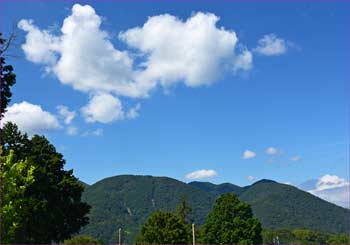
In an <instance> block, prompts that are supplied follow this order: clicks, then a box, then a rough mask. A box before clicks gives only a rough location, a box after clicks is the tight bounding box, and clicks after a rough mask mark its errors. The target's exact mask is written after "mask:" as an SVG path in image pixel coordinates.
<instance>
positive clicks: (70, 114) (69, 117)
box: [57, 105, 75, 125]
mask: <svg viewBox="0 0 350 245" xmlns="http://www.w3.org/2000/svg"><path fill="white" fill-rule="evenodd" d="M57 110H58V115H60V117H61V118H63V120H64V123H65V124H66V125H68V124H70V123H71V122H72V121H73V119H74V117H75V111H70V110H69V108H68V107H67V106H64V105H59V106H57Z"/></svg>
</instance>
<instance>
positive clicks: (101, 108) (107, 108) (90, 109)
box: [81, 94, 124, 123]
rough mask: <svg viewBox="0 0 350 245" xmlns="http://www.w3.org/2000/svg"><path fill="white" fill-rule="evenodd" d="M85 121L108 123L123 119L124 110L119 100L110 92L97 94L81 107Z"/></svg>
mask: <svg viewBox="0 0 350 245" xmlns="http://www.w3.org/2000/svg"><path fill="white" fill-rule="evenodd" d="M81 112H82V114H83V115H84V117H85V120H86V121H87V122H100V123H110V122H113V121H116V120H122V119H124V111H123V107H122V104H121V102H120V100H119V99H118V98H116V97H113V96H112V95H110V94H99V95H95V96H93V97H92V98H91V100H90V101H89V103H88V104H87V105H86V106H84V107H82V108H81Z"/></svg>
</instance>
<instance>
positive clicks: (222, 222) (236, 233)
mask: <svg viewBox="0 0 350 245" xmlns="http://www.w3.org/2000/svg"><path fill="white" fill-rule="evenodd" d="M202 241H203V243H206V244H233V243H239V244H259V243H262V237H261V224H260V222H259V221H258V220H257V219H256V218H253V213H252V210H251V208H250V206H249V205H248V204H246V203H244V202H241V201H239V199H238V198H237V196H236V195H234V194H231V193H227V194H223V195H221V196H220V197H219V198H218V199H217V200H216V201H215V204H214V207H213V210H212V211H211V212H210V213H209V214H208V216H207V219H206V222H205V224H204V225H203V228H202Z"/></svg>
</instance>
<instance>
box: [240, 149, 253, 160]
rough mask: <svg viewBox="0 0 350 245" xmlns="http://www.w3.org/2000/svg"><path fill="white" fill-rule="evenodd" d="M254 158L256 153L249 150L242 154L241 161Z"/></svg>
mask: <svg viewBox="0 0 350 245" xmlns="http://www.w3.org/2000/svg"><path fill="white" fill-rule="evenodd" d="M254 157H256V153H255V152H254V151H251V150H245V151H244V152H243V154H242V159H244V160H247V159H252V158H254Z"/></svg>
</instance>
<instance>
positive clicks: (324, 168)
mask: <svg viewBox="0 0 350 245" xmlns="http://www.w3.org/2000/svg"><path fill="white" fill-rule="evenodd" d="M75 3H79V4H81V5H79V6H80V7H79V8H77V9H76V13H75V14H76V16H78V17H76V18H75V17H74V18H73V17H72V18H70V20H69V21H70V23H73V22H74V23H75V22H77V23H80V24H82V22H84V21H91V23H92V25H94V24H96V23H95V22H96V21H97V22H98V20H97V19H96V18H99V20H101V25H100V26H98V27H97V28H96V29H93V30H94V31H96V33H93V32H91V34H89V32H86V33H81V34H80V36H79V37H78V34H77V33H78V31H76V32H75V31H73V32H72V33H69V34H67V35H66V37H67V39H65V40H66V41H67V42H68V43H69V40H73V41H74V43H75V44H78V45H77V46H76V47H75V48H72V46H69V47H68V49H64V48H62V47H64V45H65V43H64V42H63V41H62V38H63V37H64V36H63V35H62V32H61V27H62V24H63V21H64V20H65V19H66V18H67V17H68V16H72V15H73V14H72V7H73V5H74V4H75ZM85 4H89V5H90V6H91V7H90V9H86V8H85V7H84V5H85ZM91 9H93V10H94V11H95V13H92V12H91V11H90V10H91ZM349 10H350V4H349V3H346V2H336V3H335V2H331V1H329V2H326V1H325V2H311V1H310V2H297V3H291V2H290V3H277V2H275V1H274V2H264V3H257V2H253V1H248V2H246V3H243V2H234V1H232V2H229V1H225V2H220V3H215V4H214V3H213V2H207V1H206V2H196V1H190V2H186V3H185V2H182V1H179V2H167V3H161V2H160V1H154V2H135V1H131V2H129V3H128V2H126V1H125V2H113V1H101V2H98V1H89V2H84V1H77V2H70V1H53V2H50V3H49V1H2V2H1V16H2V22H1V24H2V30H3V32H4V34H5V35H8V33H9V32H10V30H11V28H12V27H13V26H14V25H17V23H18V22H19V21H21V20H22V22H20V23H22V24H21V25H19V27H20V28H19V29H17V30H16V32H17V34H18V37H17V41H16V42H17V43H19V44H21V45H24V46H22V47H24V48H23V49H22V48H21V46H18V48H17V49H16V48H15V47H13V48H12V49H11V50H10V51H9V52H12V53H15V54H17V58H9V59H8V62H9V63H11V64H13V66H14V68H15V71H16V74H17V84H16V85H15V87H14V88H13V92H14V96H13V100H12V104H11V107H10V108H12V110H11V113H12V114H11V115H10V114H9V116H8V118H12V119H13V120H15V121H16V120H18V122H17V123H18V124H19V125H20V127H21V128H22V129H23V130H27V131H30V132H31V133H36V132H39V133H43V134H45V135H46V136H47V137H48V138H49V140H50V141H51V142H52V143H53V144H54V145H55V146H56V147H57V149H58V151H60V152H62V153H63V154H64V156H65V159H66V160H67V165H66V168H69V169H70V168H73V169H74V173H75V174H76V176H77V177H79V178H80V179H81V180H83V181H85V182H87V183H90V184H91V183H94V182H96V181H98V180H100V179H102V178H104V177H108V176H114V175H120V174H142V175H155V176H169V177H173V178H176V179H179V180H182V181H186V182H187V181H191V179H189V178H186V175H188V174H189V173H193V172H195V171H197V170H206V171H202V172H196V173H194V174H192V175H188V176H187V177H191V178H192V179H193V178H194V177H198V178H199V177H203V176H208V177H207V178H203V179H201V178H199V180H203V181H211V182H214V183H222V182H231V183H235V184H238V185H248V184H251V183H252V182H253V181H255V180H258V179H262V178H268V179H274V180H277V181H280V182H291V183H293V184H300V183H302V182H304V181H306V180H308V179H317V178H319V177H321V176H324V175H326V174H329V175H335V176H337V177H338V178H339V179H345V180H348V179H349V174H348V173H349V164H348V146H349V144H348V128H347V126H348V123H349V121H348V110H349V107H348V102H349V100H348V99H349V94H348V91H349V77H350V70H349V67H350V57H349V54H350V46H349V43H350V30H349V28H348V23H349V21H350V20H349V19H350V16H349V14H348V13H349ZM79 11H82V13H83V14H87V15H88V16H87V17H86V18H85V17H84V18H85V19H84V18H80V17H79V13H80V12H79ZM84 11H85V12H84ZM89 11H90V12H89ZM198 13H201V15H200V14H198ZM209 13H211V14H209ZM164 14H168V15H164ZM214 15H215V16H216V17H219V19H218V20H217V22H216V23H215V21H214V25H212V26H210V23H212V22H210V21H213V18H215V17H213V16H214ZM96 16H98V17H96ZM90 17H91V19H89V18H90ZM175 17H177V18H175ZM79 18H80V19H79ZM191 18H192V19H191ZM29 19H32V20H33V21H34V22H30V21H29ZM191 20H193V25H195V28H196V30H199V29H200V28H203V30H204V31H203V32H200V31H198V33H197V34H196V35H194V34H193V32H191V31H189V30H191V29H190V28H191V27H190V25H189V24H188V25H186V23H189V22H190V21H191ZM69 21H67V22H69ZM79 21H80V22H79ZM94 21H95V22H94ZM147 21H149V22H148V23H149V25H148V27H146V25H145V26H144V24H145V23H146V22H147ZM150 21H152V24H151V23H150ZM186 21H187V22H186ZM169 23H170V24H169ZM172 23H173V24H174V23H175V24H174V26H172V25H173V24H172ZM158 24H160V26H158ZM83 25H85V24H84V23H83ZM196 25H198V26H196ZM208 26H209V27H208ZM136 27H139V28H138V29H133V28H136ZM221 27H223V28H224V29H220V28H221ZM66 28H67V30H68V29H69V30H68V32H69V31H70V28H72V27H71V26H69V27H68V24H67V27H66ZM74 28H75V27H74ZM74 28H73V29H74ZM86 28H89V26H88V25H87V27H86ZM162 28H163V29H162ZM206 28H209V29H206ZM210 28H211V29H210ZM213 28H214V29H213ZM44 30H46V32H45V31H44ZM87 30H89V29H87ZM159 30H161V31H160V32H157V31H159ZM220 30H221V31H220ZM152 31H155V32H152ZM29 33H32V34H33V35H32V40H34V43H30V42H29V41H28V36H27V35H28V34H29ZM45 33H46V34H45ZM101 33H104V34H106V33H108V35H107V34H106V35H105V36H104V34H101ZM120 33H123V34H120ZM154 33H157V35H155V34H154ZM158 34H159V35H158ZM45 35H46V36H45ZM99 35H101V37H102V38H100V39H99V38H98V37H99ZM162 35H165V36H162ZM166 35H167V36H166ZM201 35H203V36H201ZM234 36H236V37H237V39H238V40H235V39H234ZM82 37H84V38H85V37H86V39H88V38H91V41H89V40H88V41H86V39H84V40H85V43H84V44H82V46H80V45H79V42H80V41H81V42H83V41H84V40H82V39H79V38H82ZM172 37H176V38H178V39H177V40H175V39H176V38H172ZM45 38H46V39H45ZM69 38H71V39H69ZM225 38H227V40H226V39H225ZM206 39H208V40H206ZM224 39H225V40H226V41H225V40H224ZM38 40H39V41H38ZM184 40H185V41H184ZM197 40H200V41H197ZM203 40H204V41H203ZM222 40H224V41H222ZM259 40H260V42H259ZM94 41H96V42H95V43H94ZM99 42H101V43H102V44H103V45H106V47H107V46H108V45H107V44H106V43H109V44H111V46H109V48H110V50H108V48H106V47H105V49H103V48H102V49H99V48H96V45H97V44H99ZM198 42H200V43H199V44H198ZM95 44H96V45H95ZM189 44H191V45H194V46H193V47H194V48H193V50H192V49H188V46H186V45H189ZM197 44H198V45H197ZM55 45H56V46H57V47H59V48H57V47H56V46H55ZM89 45H90V46H89ZM83 46H84V48H87V47H91V48H87V49H86V50H85V51H84V50H83V51H82V50H80V49H81V47H83ZM97 46H98V45H97ZM183 46H185V48H182V47H183ZM25 47H27V49H26V48H25ZM168 47H173V48H168ZM174 47H178V50H175V48H174ZM191 47H192V46H191ZM66 48H67V47H66ZM69 48H70V49H69ZM167 48H168V49H167ZM38 50H39V51H38ZM43 50H44V51H43ZM45 50H46V51H45ZM91 50H92V51H91ZM184 50H185V51H186V52H184ZM188 50H191V51H188ZM233 50H234V52H233ZM75 52H76V54H75ZM79 52H80V53H79ZM113 52H115V53H113ZM191 52H192V53H191ZM112 53H113V54H115V55H116V56H118V55H120V56H121V58H120V57H119V58H115V57H116V56H112ZM189 53H190V55H188V54H189ZM79 55H80V56H81V57H83V58H81V59H79ZM63 56H65V57H66V58H65V60H63V58H62V57H63ZM172 56H173V57H172ZM188 56H189V57H188ZM169 57H170V58H169ZM113 59H116V60H113ZM111 60H112V61H111ZM130 60H131V61H132V62H133V64H132V66H131V70H132V71H128V67H129V66H128V65H127V63H128V62H129V61H130ZM189 60H190V61H191V62H189V63H186V62H188V61H189ZM183 61H184V62H183ZM64 62H66V63H64ZM109 62H110V63H109ZM123 62H124V63H123ZM96 64H99V65H98V66H97V67H96ZM183 64H186V65H183ZM90 65H91V67H90ZM93 67H94V68H93ZM174 67H175V68H174ZM213 67H214V68H213ZM90 68H91V69H96V70H94V71H93V72H92V71H91V69H90ZM129 68H130V67H129ZM116 70H118V71H116ZM85 71H86V74H87V75H86V77H85V78H84V79H82V78H80V77H81V76H84V75H81V74H85ZM139 71H141V72H139ZM90 72H91V73H90ZM137 72H139V73H140V74H138V73H137ZM135 74H136V75H135ZM178 74H182V75H181V76H180V75H178ZM90 75H91V76H90ZM104 75H106V78H104ZM177 76H179V77H177ZM128 79H129V80H130V81H131V82H130V83H137V86H136V87H137V91H136V90H135V91H136V92H135V93H134V92H133V91H131V90H129V89H131V87H130V88H129V84H128V85H127V86H126V87H127V89H126V91H124V90H123V89H120V88H119V87H118V86H119V85H120V84H121V83H122V81H124V80H127V82H129V80H128ZM144 81H147V82H149V83H147V84H146V85H147V86H150V87H152V88H151V89H148V88H147V89H144V88H143V87H142V86H141V85H140V84H141V83H142V82H144ZM152 83H154V84H153V85H152ZM111 84H112V85H111ZM108 86H111V87H108ZM113 86H114V87H113ZM107 87H108V88H107ZM112 87H113V88H112ZM140 87H142V89H140ZM137 93H139V94H137ZM23 101H26V102H27V103H23ZM15 104H16V105H15ZM39 106H40V107H39ZM58 106H61V107H60V108H61V114H60V113H59V110H58V108H57V107H58ZM62 106H64V107H62ZM105 106H106V107H105ZM84 108H85V109H84ZM102 108H107V109H106V110H105V111H104V109H102ZM9 111H10V109H9ZM101 111H104V112H101ZM101 113H102V114H101ZM103 113H105V114H103ZM69 115H70V116H71V118H69ZM73 115H74V117H73ZM23 117H25V118H27V119H28V118H29V117H30V118H32V120H31V121H29V122H28V120H26V119H23ZM65 119H66V122H65V121H64V120H65ZM36 120H37V121H36ZM268 148H270V149H269V150H268ZM245 151H246V157H244V152H245ZM268 153H269V154H268ZM244 158H248V159H244ZM209 176H211V177H209ZM249 176H250V177H249ZM347 184H348V182H347Z"/></svg>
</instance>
